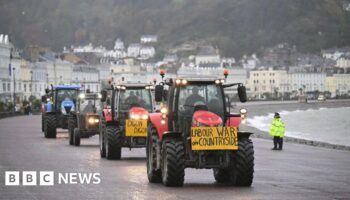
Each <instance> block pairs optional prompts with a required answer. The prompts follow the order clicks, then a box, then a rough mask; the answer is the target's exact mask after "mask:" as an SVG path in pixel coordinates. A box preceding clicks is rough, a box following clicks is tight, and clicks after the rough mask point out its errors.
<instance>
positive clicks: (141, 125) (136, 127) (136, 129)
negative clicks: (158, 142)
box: [125, 119, 147, 137]
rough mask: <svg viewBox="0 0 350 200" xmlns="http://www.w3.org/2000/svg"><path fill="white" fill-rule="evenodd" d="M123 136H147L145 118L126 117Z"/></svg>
mask: <svg viewBox="0 0 350 200" xmlns="http://www.w3.org/2000/svg"><path fill="white" fill-rule="evenodd" d="M125 136H127V137H147V120H133V119H127V120H126V122H125Z"/></svg>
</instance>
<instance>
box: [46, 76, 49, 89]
mask: <svg viewBox="0 0 350 200" xmlns="http://www.w3.org/2000/svg"><path fill="white" fill-rule="evenodd" d="M46 88H49V73H46Z"/></svg>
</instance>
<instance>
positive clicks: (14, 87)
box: [12, 67, 16, 112]
mask: <svg viewBox="0 0 350 200" xmlns="http://www.w3.org/2000/svg"><path fill="white" fill-rule="evenodd" d="M15 70H16V68H14V67H13V68H12V73H13V110H14V111H15V112H16V108H15V107H16V75H15Z"/></svg>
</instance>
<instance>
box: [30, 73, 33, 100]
mask: <svg viewBox="0 0 350 200" xmlns="http://www.w3.org/2000/svg"><path fill="white" fill-rule="evenodd" d="M30 96H33V71H32V70H30Z"/></svg>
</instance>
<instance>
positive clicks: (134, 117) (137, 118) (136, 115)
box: [130, 114, 141, 120]
mask: <svg viewBox="0 0 350 200" xmlns="http://www.w3.org/2000/svg"><path fill="white" fill-rule="evenodd" d="M130 118H131V119H135V120H139V119H140V118H141V116H140V115H138V114H132V115H130Z"/></svg>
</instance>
